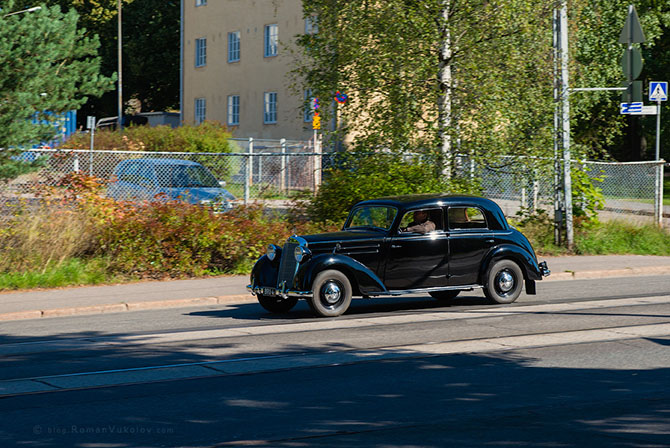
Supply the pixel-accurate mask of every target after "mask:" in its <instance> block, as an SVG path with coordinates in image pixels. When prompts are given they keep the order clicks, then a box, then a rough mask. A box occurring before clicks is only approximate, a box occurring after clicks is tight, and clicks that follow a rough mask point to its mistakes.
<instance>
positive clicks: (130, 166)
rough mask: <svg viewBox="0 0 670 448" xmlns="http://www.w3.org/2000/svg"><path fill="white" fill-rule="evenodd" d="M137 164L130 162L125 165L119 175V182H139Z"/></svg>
mask: <svg viewBox="0 0 670 448" xmlns="http://www.w3.org/2000/svg"><path fill="white" fill-rule="evenodd" d="M138 168H139V167H138V165H137V162H130V163H127V164H125V165H124V166H123V167H121V169H120V170H119V173H118V180H120V181H123V182H137V171H138Z"/></svg>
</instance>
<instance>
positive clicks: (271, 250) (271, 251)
mask: <svg viewBox="0 0 670 448" xmlns="http://www.w3.org/2000/svg"><path fill="white" fill-rule="evenodd" d="M265 255H267V256H268V258H269V259H270V261H274V259H275V257H276V256H277V246H275V245H274V244H270V245H269V246H268V248H267V250H266V251H265Z"/></svg>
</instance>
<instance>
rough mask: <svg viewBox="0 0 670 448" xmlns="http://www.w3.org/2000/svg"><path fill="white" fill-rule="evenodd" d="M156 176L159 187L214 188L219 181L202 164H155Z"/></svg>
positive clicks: (217, 185)
mask: <svg viewBox="0 0 670 448" xmlns="http://www.w3.org/2000/svg"><path fill="white" fill-rule="evenodd" d="M156 177H158V184H159V185H160V186H161V187H168V188H170V187H172V188H174V187H179V188H187V187H191V188H198V187H200V188H202V187H208V188H216V187H219V186H220V185H219V182H218V181H217V180H216V178H214V176H213V175H212V173H210V172H209V170H208V169H207V168H205V167H204V166H202V165H157V166H156Z"/></svg>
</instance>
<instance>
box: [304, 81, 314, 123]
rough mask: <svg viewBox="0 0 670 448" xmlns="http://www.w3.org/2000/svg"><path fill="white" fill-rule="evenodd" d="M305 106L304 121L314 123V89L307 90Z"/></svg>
mask: <svg viewBox="0 0 670 448" xmlns="http://www.w3.org/2000/svg"><path fill="white" fill-rule="evenodd" d="M303 98H304V104H303V112H302V116H303V121H305V123H307V122H310V121H312V119H313V118H314V97H313V96H312V89H307V90H305V94H304V97H303Z"/></svg>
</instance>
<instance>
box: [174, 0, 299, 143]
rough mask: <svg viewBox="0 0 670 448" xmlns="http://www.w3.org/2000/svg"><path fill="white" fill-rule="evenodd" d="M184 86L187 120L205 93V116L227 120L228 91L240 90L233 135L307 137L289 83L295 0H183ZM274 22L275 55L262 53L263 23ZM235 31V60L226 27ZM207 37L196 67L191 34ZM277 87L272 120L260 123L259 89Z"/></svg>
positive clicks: (295, 30) (296, 24) (295, 27)
mask: <svg viewBox="0 0 670 448" xmlns="http://www.w3.org/2000/svg"><path fill="white" fill-rule="evenodd" d="M183 1H184V10H183V17H182V20H183V27H184V31H183V33H184V34H183V42H182V45H183V48H182V49H183V74H182V76H183V80H182V81H183V92H182V100H183V104H182V111H183V114H184V115H183V118H184V121H185V122H186V123H194V119H195V100H196V98H205V100H206V119H207V120H213V121H218V122H221V123H223V124H228V123H227V120H228V116H227V115H228V111H227V109H228V96H229V95H239V96H240V118H239V123H240V124H239V126H232V127H230V129H231V130H232V132H233V135H234V136H235V137H254V138H272V139H278V138H287V139H306V138H309V137H310V135H311V133H312V131H311V123H309V122H307V123H306V122H304V120H303V113H302V105H303V93H295V92H293V91H291V90H290V89H289V84H290V83H291V80H290V79H289V77H288V72H289V71H290V70H291V69H292V68H293V67H294V64H293V62H292V61H293V58H295V57H296V56H295V54H294V53H291V52H290V51H289V49H288V48H287V47H288V46H291V45H294V39H295V36H296V35H297V34H302V33H304V32H305V22H304V19H303V16H302V3H301V1H300V0H208V1H207V2H206V3H207V4H206V5H203V6H196V0H183ZM274 23H276V24H278V26H279V52H278V56H274V57H264V28H265V25H269V24H274ZM234 31H240V61H239V62H232V63H229V62H228V33H229V32H234ZM202 37H205V38H206V39H207V63H206V65H205V66H204V67H195V58H196V55H195V47H196V43H195V41H196V39H198V38H202ZM265 92H277V123H276V124H264V123H263V107H264V102H263V99H264V93H265Z"/></svg>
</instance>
